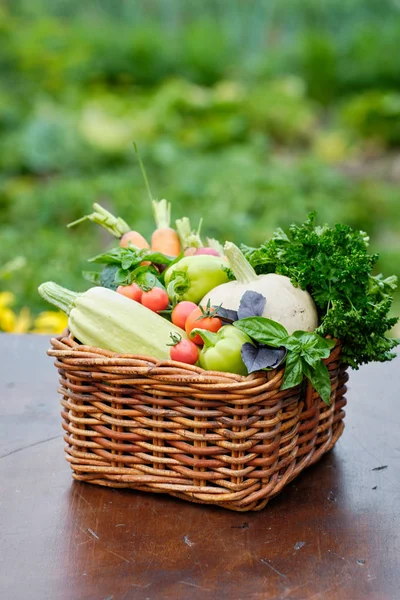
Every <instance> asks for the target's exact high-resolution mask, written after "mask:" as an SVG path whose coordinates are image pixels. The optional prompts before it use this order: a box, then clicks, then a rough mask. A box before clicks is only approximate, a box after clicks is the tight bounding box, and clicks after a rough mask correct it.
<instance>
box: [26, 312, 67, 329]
mask: <svg viewBox="0 0 400 600" xmlns="http://www.w3.org/2000/svg"><path fill="white" fill-rule="evenodd" d="M67 325H68V317H67V315H66V314H64V313H63V312H61V311H59V312H56V311H52V310H47V311H45V312H42V313H40V315H39V316H38V317H37V318H36V319H35V321H34V323H33V329H32V333H45V334H46V333H47V334H51V333H61V332H62V331H64V329H65V328H66V327H67Z"/></svg>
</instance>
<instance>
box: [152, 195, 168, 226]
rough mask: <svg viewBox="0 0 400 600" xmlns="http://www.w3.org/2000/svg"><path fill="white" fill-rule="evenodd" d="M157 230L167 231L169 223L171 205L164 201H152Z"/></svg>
mask: <svg viewBox="0 0 400 600" xmlns="http://www.w3.org/2000/svg"><path fill="white" fill-rule="evenodd" d="M152 204H153V215H154V220H155V222H156V228H157V229H167V228H168V227H169V226H170V223H171V204H170V203H169V202H167V201H166V200H159V201H157V200H152Z"/></svg>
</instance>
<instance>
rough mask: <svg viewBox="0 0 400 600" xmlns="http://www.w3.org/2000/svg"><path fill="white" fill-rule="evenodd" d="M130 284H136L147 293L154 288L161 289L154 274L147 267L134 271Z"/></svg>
mask: <svg viewBox="0 0 400 600" xmlns="http://www.w3.org/2000/svg"><path fill="white" fill-rule="evenodd" d="M132 276H133V277H132V282H131V283H133V282H135V283H137V285H138V286H139V287H140V288H141V289H142V290H143V291H144V292H149V291H150V290H152V289H153V287H155V286H159V287H163V286H162V285H161V284H160V283H159V281H158V279H157V276H156V274H155V273H154V272H153V271H152V270H151V269H149V268H148V267H139V268H137V269H135V271H133V273H132Z"/></svg>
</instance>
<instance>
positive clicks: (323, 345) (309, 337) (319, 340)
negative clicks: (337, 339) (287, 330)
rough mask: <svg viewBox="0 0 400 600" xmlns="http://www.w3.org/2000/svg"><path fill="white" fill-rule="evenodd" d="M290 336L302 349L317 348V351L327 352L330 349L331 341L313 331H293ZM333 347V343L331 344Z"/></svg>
mask: <svg viewBox="0 0 400 600" xmlns="http://www.w3.org/2000/svg"><path fill="white" fill-rule="evenodd" d="M292 336H293V337H294V338H296V339H297V340H299V341H300V342H301V345H302V346H303V347H304V348H318V349H319V350H329V349H330V348H332V344H331V343H330V342H332V340H327V339H326V338H324V337H322V336H320V335H318V333H315V332H314V331H312V332H310V331H295V332H294V333H293V334H292ZM333 345H335V343H334V342H333Z"/></svg>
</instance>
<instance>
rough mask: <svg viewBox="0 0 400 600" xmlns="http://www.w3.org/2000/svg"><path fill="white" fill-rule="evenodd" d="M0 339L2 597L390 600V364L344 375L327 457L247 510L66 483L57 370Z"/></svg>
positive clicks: (395, 378)
mask: <svg viewBox="0 0 400 600" xmlns="http://www.w3.org/2000/svg"><path fill="white" fill-rule="evenodd" d="M47 347H48V340H47V338H45V337H39V336H12V335H0V410H1V412H0V415H1V416H0V540H1V542H0V543H1V545H0V598H1V599H4V600H25V599H28V598H29V599H30V600H36V599H41V600H47V599H48V600H81V599H82V600H92V599H93V600H123V599H130V598H133V599H135V600H136V599H137V600H145V599H146V598H149V599H151V600H154V599H163V600H164V599H174V600H180V599H187V598H190V599H203V598H204V599H208V598H210V599H212V600H214V599H227V600H228V599H229V600H242V599H246V600H253V599H254V600H261V599H262V600H264V599H268V598H274V599H287V600H295V599H298V600H300V599H301V600H303V599H309V600H311V599H313V600H317V599H321V600H325V599H328V600H338V599H343V600H358V599H360V600H361V599H363V600H365V599H373V600H381V599H398V598H400V568H399V566H400V565H399V563H400V560H399V558H400V460H399V458H400V437H399V432H400V427H399V425H400V416H399V415H400V411H399V408H398V407H399V401H400V376H399V366H400V365H399V359H396V360H395V361H393V362H392V363H386V364H372V365H368V366H367V367H364V368H362V369H361V370H360V371H358V372H352V373H351V375H350V385H349V392H348V407H347V417H346V423H347V426H346V430H345V433H344V435H343V437H342V438H341V439H340V440H339V442H338V444H337V446H336V448H335V450H334V451H333V452H331V453H330V454H329V455H328V456H326V457H325V458H323V459H322V460H321V461H320V462H319V463H318V464H317V465H315V466H314V467H311V468H310V469H308V470H306V471H305V472H304V473H303V474H301V475H300V477H299V478H298V479H296V480H295V481H294V482H293V483H292V484H290V485H289V486H288V487H287V488H286V490H285V491H284V492H283V493H282V494H281V495H280V496H279V497H277V498H276V499H275V500H273V501H271V502H270V503H269V504H268V505H267V507H266V508H265V509H264V510H263V511H261V512H259V513H235V512H228V511H224V510H223V509H219V508H215V507H208V506H201V505H195V504H190V503H186V502H183V501H180V500H176V499H173V498H169V497H168V496H162V495H153V494H145V493H137V492H133V491H125V490H123V491H119V490H112V489H108V488H102V487H97V486H92V485H90V484H84V483H77V482H73V481H72V479H71V474H70V469H69V466H68V464H67V463H66V462H65V460H64V457H63V440H62V433H61V425H60V417H59V402H58V397H57V393H56V386H57V372H56V370H55V368H54V367H53V364H52V360H51V359H50V358H48V357H47V356H46V354H45V351H46V349H47Z"/></svg>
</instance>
